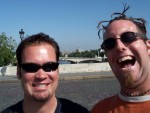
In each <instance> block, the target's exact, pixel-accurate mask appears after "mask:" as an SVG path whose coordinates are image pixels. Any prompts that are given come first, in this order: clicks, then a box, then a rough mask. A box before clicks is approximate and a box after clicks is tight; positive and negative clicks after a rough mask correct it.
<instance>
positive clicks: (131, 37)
mask: <svg viewBox="0 0 150 113" xmlns="http://www.w3.org/2000/svg"><path fill="white" fill-rule="evenodd" d="M138 36H140V37H143V36H142V35H141V34H139V33H134V32H125V33H123V34H121V36H120V38H108V39H106V40H105V41H104V42H103V43H102V45H101V48H102V49H104V50H110V49H113V48H114V47H115V46H116V40H117V39H120V40H121V42H123V43H126V44H130V43H132V42H134V41H136V40H137V39H138Z"/></svg>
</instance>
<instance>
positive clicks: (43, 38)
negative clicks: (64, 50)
mask: <svg viewBox="0 0 150 113" xmlns="http://www.w3.org/2000/svg"><path fill="white" fill-rule="evenodd" d="M40 44H49V45H51V46H53V47H54V49H55V53H56V60H57V61H59V55H60V49H59V45H58V43H57V42H56V41H55V40H54V39H53V38H51V37H50V36H49V35H47V34H44V33H38V34H34V35H32V36H28V37H26V38H25V39H24V40H22V41H21V42H20V44H19V46H18V47H17V50H16V57H17V61H18V65H19V66H20V64H21V62H22V53H23V50H24V49H25V48H26V47H28V46H31V45H40Z"/></svg>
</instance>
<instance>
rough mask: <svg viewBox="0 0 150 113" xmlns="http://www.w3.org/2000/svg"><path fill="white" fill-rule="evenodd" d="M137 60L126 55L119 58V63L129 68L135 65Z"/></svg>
mask: <svg viewBox="0 0 150 113" xmlns="http://www.w3.org/2000/svg"><path fill="white" fill-rule="evenodd" d="M135 61H136V59H135V57H133V56H125V57H122V58H120V59H119V60H118V63H119V65H120V67H121V68H129V67H131V66H134V64H135Z"/></svg>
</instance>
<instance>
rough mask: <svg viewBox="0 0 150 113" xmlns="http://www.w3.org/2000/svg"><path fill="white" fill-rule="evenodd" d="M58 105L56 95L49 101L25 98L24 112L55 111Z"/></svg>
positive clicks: (49, 112)
mask: <svg viewBox="0 0 150 113" xmlns="http://www.w3.org/2000/svg"><path fill="white" fill-rule="evenodd" d="M56 107H57V99H56V97H54V98H51V99H50V100H48V101H47V102H37V101H35V100H33V99H32V100H31V99H30V101H28V100H26V99H24V100H23V111H24V113H54V112H55V109H56Z"/></svg>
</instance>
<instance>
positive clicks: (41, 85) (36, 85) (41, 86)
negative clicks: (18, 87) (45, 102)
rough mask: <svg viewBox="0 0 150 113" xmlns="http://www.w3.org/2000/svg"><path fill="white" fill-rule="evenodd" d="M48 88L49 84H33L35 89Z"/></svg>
mask: <svg viewBox="0 0 150 113" xmlns="http://www.w3.org/2000/svg"><path fill="white" fill-rule="evenodd" d="M46 86H48V84H33V87H39V88H44V87H46Z"/></svg>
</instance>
